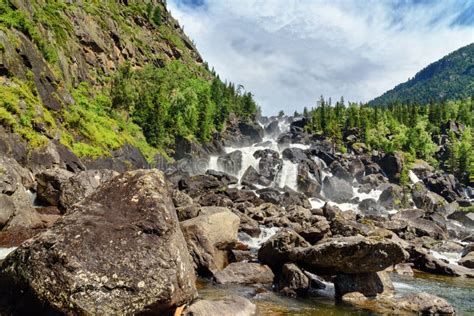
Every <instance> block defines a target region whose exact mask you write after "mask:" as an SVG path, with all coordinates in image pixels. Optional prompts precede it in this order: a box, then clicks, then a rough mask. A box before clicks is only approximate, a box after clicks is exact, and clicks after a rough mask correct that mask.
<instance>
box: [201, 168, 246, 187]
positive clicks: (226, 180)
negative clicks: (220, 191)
mask: <svg viewBox="0 0 474 316" xmlns="http://www.w3.org/2000/svg"><path fill="white" fill-rule="evenodd" d="M206 174H207V175H210V176H213V177H214V178H216V179H217V180H219V181H221V182H222V183H223V184H224V185H229V184H237V183H238V182H239V179H237V178H236V177H234V176H231V175H230V174H227V173H225V172H221V171H216V170H206Z"/></svg>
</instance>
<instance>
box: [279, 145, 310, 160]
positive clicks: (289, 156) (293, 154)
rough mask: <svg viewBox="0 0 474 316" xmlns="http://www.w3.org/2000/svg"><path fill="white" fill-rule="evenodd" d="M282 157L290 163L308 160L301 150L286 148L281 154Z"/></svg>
mask: <svg viewBox="0 0 474 316" xmlns="http://www.w3.org/2000/svg"><path fill="white" fill-rule="evenodd" d="M282 157H283V159H286V160H290V161H291V162H292V163H300V162H302V161H305V160H307V159H308V156H307V155H306V153H305V151H304V150H303V149H301V148H286V149H285V150H283V152H282Z"/></svg>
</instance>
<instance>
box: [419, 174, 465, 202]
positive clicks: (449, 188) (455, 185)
mask: <svg viewBox="0 0 474 316" xmlns="http://www.w3.org/2000/svg"><path fill="white" fill-rule="evenodd" d="M423 182H424V183H425V185H426V187H427V188H428V189H429V190H430V191H433V192H435V193H437V194H439V195H441V196H442V197H444V198H445V199H446V200H447V201H448V202H454V201H456V200H457V199H459V198H462V196H463V195H462V188H461V186H460V184H459V182H458V181H457V180H456V178H454V176H453V175H452V174H449V175H448V174H440V173H436V174H433V175H431V176H430V177H428V178H425V179H423Z"/></svg>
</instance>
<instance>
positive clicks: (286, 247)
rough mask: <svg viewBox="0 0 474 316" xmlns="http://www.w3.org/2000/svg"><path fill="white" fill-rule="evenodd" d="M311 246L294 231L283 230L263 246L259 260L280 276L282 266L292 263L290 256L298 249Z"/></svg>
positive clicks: (259, 251) (259, 253)
mask: <svg viewBox="0 0 474 316" xmlns="http://www.w3.org/2000/svg"><path fill="white" fill-rule="evenodd" d="M309 246H310V244H309V243H308V242H307V241H306V240H304V239H303V237H301V236H300V235H298V234H297V233H295V232H294V231H293V230H289V229H286V228H284V229H282V230H280V231H279V232H277V233H276V234H275V235H274V236H273V237H271V238H270V239H268V240H267V241H266V242H264V243H263V244H262V246H261V247H260V249H259V250H258V260H259V261H260V262H262V263H263V264H266V265H268V266H270V267H271V268H272V270H273V272H275V274H277V275H279V272H280V271H281V268H282V266H283V265H284V264H285V263H289V262H291V260H290V256H291V254H292V253H293V251H294V249H295V248H297V247H303V248H304V247H309Z"/></svg>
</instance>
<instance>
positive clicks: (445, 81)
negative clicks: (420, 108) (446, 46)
mask: <svg viewBox="0 0 474 316" xmlns="http://www.w3.org/2000/svg"><path fill="white" fill-rule="evenodd" d="M472 95H474V44H470V45H467V46H465V47H462V48H460V49H458V50H457V51H455V52H453V53H451V54H449V55H447V56H446V57H444V58H442V59H440V60H438V61H437V62H435V63H432V64H431V65H429V66H427V67H426V68H424V69H423V70H421V71H420V72H418V73H417V74H416V75H415V77H413V78H412V79H410V80H408V81H407V82H405V83H402V84H400V85H398V86H396V87H395V88H393V89H392V90H390V91H387V92H386V93H384V94H383V95H381V96H380V97H378V98H376V99H374V100H373V101H371V102H370V105H384V106H387V105H389V104H391V103H394V102H402V103H408V102H416V103H418V104H426V103H428V102H430V100H435V101H442V100H457V99H465V98H468V97H471V96H472Z"/></svg>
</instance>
